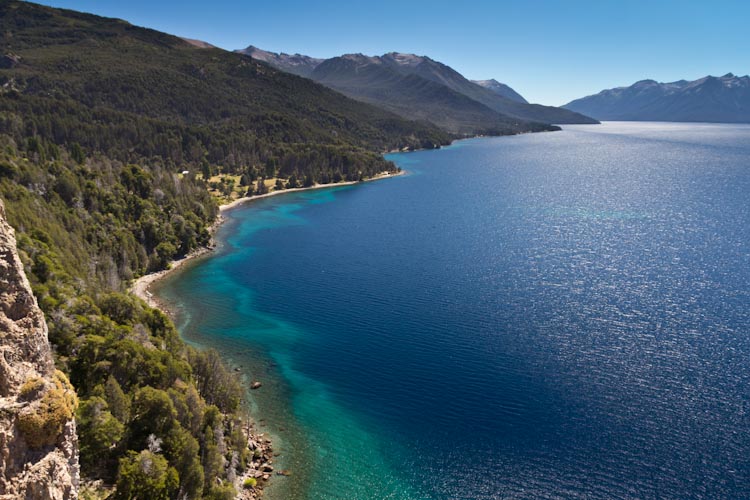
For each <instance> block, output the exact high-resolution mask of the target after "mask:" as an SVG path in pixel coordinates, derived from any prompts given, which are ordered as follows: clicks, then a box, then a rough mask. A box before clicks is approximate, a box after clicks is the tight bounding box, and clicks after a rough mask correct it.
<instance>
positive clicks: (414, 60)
mask: <svg viewBox="0 0 750 500" xmlns="http://www.w3.org/2000/svg"><path fill="white" fill-rule="evenodd" d="M381 57H382V58H383V59H388V60H391V61H393V62H395V63H397V64H398V65H400V66H417V65H419V64H422V63H423V62H424V61H425V60H429V58H428V57H425V56H418V55H416V54H405V53H403V52H389V53H387V54H383V55H382V56H381Z"/></svg>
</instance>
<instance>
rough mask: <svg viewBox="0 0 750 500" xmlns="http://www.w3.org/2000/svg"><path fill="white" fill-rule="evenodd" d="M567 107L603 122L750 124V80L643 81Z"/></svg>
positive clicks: (712, 77) (709, 78) (738, 78)
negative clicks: (642, 121)
mask: <svg viewBox="0 0 750 500" xmlns="http://www.w3.org/2000/svg"><path fill="white" fill-rule="evenodd" d="M563 107H564V108H567V109H570V110H573V111H577V112H579V113H585V114H587V115H589V116H593V117H596V118H597V119H599V120H644V121H680V122H727V123H750V77H748V76H742V77H738V76H735V75H733V74H732V73H728V74H726V75H724V76H721V77H715V76H707V77H705V78H701V79H699V80H695V81H686V80H679V81H676V82H671V83H659V82H656V81H654V80H642V81H640V82H636V83H635V84H633V85H631V86H630V87H618V88H614V89H608V90H603V91H601V92H599V93H598V94H596V95H591V96H588V97H583V98H581V99H576V100H574V101H572V102H570V103H568V104H566V105H565V106H563Z"/></svg>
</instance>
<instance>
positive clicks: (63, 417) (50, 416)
mask: <svg viewBox="0 0 750 500" xmlns="http://www.w3.org/2000/svg"><path fill="white" fill-rule="evenodd" d="M27 383H28V382H27ZM24 385H26V384H24ZM77 408H78V398H77V397H76V393H75V391H74V390H73V386H71V385H70V382H69V381H68V378H67V377H66V376H65V374H64V373H62V372H61V371H59V370H56V371H55V376H54V378H53V387H51V388H49V389H47V391H46V392H45V393H44V395H43V396H42V398H41V400H40V401H39V402H38V403H34V404H31V405H30V406H28V407H26V408H25V409H24V410H22V411H21V413H20V414H19V415H18V427H19V429H20V430H21V433H22V434H23V437H24V439H25V440H26V443H28V445H29V446H30V447H31V448H41V447H43V446H48V445H51V444H54V443H55V441H57V437H58V436H59V435H60V433H62V430H63V427H64V426H65V424H66V423H67V422H68V421H70V420H71V419H72V418H73V415H75V412H76V409H77Z"/></svg>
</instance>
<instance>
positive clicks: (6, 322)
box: [0, 202, 79, 500]
mask: <svg viewBox="0 0 750 500" xmlns="http://www.w3.org/2000/svg"><path fill="white" fill-rule="evenodd" d="M76 405H77V399H76V396H75V391H74V390H73V388H72V386H71V385H70V383H69V382H68V379H67V378H66V377H65V375H64V374H62V373H61V372H59V371H56V370H55V367H54V364H53V360H52V351H51V348H50V344H49V340H48V338H47V325H46V323H45V321H44V315H43V313H42V311H41V310H40V309H39V307H38V305H37V302H36V299H35V298H34V295H33V294H32V292H31V287H30V285H29V281H28V280H27V279H26V274H25V273H24V271H23V264H22V263H21V260H20V258H19V256H18V253H17V251H16V239H15V233H14V232H13V229H12V228H11V227H10V225H8V223H7V221H6V219H5V208H4V206H3V204H2V202H0V500H6V499H7V500H10V499H28V500H31V499H34V500H36V499H40V500H46V499H55V500H57V499H71V498H77V497H78V479H79V476H78V443H77V437H76V428H75V420H74V419H73V417H74V414H75V409H76Z"/></svg>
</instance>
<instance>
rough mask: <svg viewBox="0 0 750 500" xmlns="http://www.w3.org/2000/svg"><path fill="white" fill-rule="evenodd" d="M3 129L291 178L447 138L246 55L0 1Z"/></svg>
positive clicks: (375, 164)
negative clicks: (204, 47) (291, 176)
mask: <svg viewBox="0 0 750 500" xmlns="http://www.w3.org/2000/svg"><path fill="white" fill-rule="evenodd" d="M0 47H1V48H2V49H1V50H2V52H0V55H2V58H3V60H2V64H0V66H2V69H0V92H2V96H3V98H2V99H0V113H2V118H1V119H0V132H3V133H6V134H8V135H10V136H12V137H13V138H14V139H15V140H25V138H26V137H27V136H38V137H41V138H44V139H46V140H49V141H51V142H53V143H55V144H67V145H71V144H73V143H78V144H80V145H81V146H82V147H83V148H84V149H85V150H87V151H99V152H102V153H105V154H106V155H107V156H108V157H110V158H113V159H118V160H121V161H133V160H134V159H138V158H150V157H152V156H157V157H159V158H160V159H161V160H163V161H164V162H165V163H166V164H167V165H168V166H169V167H173V166H180V167H185V168H187V167H188V166H199V165H201V164H209V165H211V166H214V167H215V168H218V169H223V170H224V171H228V172H232V173H249V174H251V177H254V176H255V174H257V175H258V176H259V175H264V176H266V177H273V176H275V175H276V174H280V176H281V177H288V176H289V175H291V174H293V173H294V174H296V175H297V177H298V178H301V177H304V176H305V175H306V174H308V173H312V174H313V177H317V176H318V175H319V174H320V173H322V172H327V173H328V175H329V176H330V177H332V176H333V174H334V173H335V172H339V173H340V174H342V176H343V177H345V178H351V177H352V176H353V175H354V172H355V170H356V172H357V173H359V172H362V174H363V175H365V176H367V175H371V174H373V173H375V172H378V171H382V170H385V169H386V168H387V167H386V162H385V160H383V159H382V157H381V156H380V155H379V154H378V153H380V152H382V151H386V150H392V149H402V148H405V147H408V148H429V147H435V146H437V145H440V144H445V143H446V142H448V141H449V140H450V137H449V136H448V135H447V134H445V133H444V132H441V131H439V130H437V129H436V128H434V127H432V126H430V125H426V124H419V123H416V122H411V121H408V120H404V119H402V118H399V117H397V116H396V115H393V114H390V113H388V112H386V111H382V110H380V109H378V108H374V107H372V106H369V105H367V104H363V103H360V102H358V101H354V100H351V99H348V98H346V97H344V96H342V95H341V94H338V93H336V92H334V91H332V90H330V89H327V88H326V87H323V86H322V85H318V84H315V83H313V82H311V81H310V80H307V79H304V78H299V77H296V76H294V75H290V74H287V73H283V72H280V71H277V70H275V69H273V68H271V67H270V66H268V65H266V64H264V63H262V62H257V61H253V60H252V59H250V58H249V57H245V56H242V55H239V54H234V53H231V52H227V51H223V50H221V49H201V48H196V47H195V46H193V45H191V44H189V43H187V42H186V41H184V40H182V39H180V38H177V37H174V36H171V35H167V34H164V33H160V32H157V31H153V30H149V29H144V28H138V27H135V26H132V25H130V24H128V23H126V22H124V21H119V20H114V19H107V18H101V17H98V16H93V15H88V14H81V13H77V12H72V11H63V10H57V9H51V8H46V7H41V6H38V5H34V4H29V3H25V2H24V3H22V2H8V1H5V2H2V3H0Z"/></svg>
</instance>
